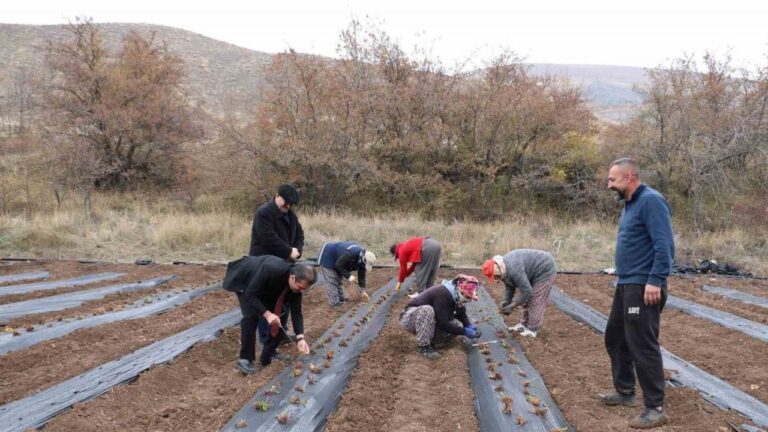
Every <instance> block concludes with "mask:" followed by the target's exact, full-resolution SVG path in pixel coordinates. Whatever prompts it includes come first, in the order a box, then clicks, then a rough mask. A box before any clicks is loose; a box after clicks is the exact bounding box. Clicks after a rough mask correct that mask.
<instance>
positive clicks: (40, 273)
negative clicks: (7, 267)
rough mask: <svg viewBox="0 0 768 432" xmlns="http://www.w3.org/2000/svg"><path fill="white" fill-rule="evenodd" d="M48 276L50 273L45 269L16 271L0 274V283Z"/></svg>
mask: <svg viewBox="0 0 768 432" xmlns="http://www.w3.org/2000/svg"><path fill="white" fill-rule="evenodd" d="M48 276H50V274H49V273H48V272H46V271H35V272H26V273H16V274H10V275H5V276H0V284H5V283H10V282H20V281H25V280H35V279H47V278H48Z"/></svg>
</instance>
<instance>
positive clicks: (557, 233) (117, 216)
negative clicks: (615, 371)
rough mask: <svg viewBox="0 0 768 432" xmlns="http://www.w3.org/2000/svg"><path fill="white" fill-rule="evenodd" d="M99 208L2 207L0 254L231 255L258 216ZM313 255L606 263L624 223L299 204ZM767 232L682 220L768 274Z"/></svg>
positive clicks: (126, 258) (708, 249)
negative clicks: (507, 256) (416, 239)
mask: <svg viewBox="0 0 768 432" xmlns="http://www.w3.org/2000/svg"><path fill="white" fill-rule="evenodd" d="M94 203H95V208H94V217H93V218H92V219H88V218H85V217H84V215H83V211H82V210H81V209H80V208H78V207H77V205H76V204H77V203H74V202H71V203H70V204H69V205H68V206H66V208H64V209H63V210H60V211H55V210H48V211H46V212H37V213H34V214H33V215H31V216H25V215H18V214H17V215H14V216H8V215H6V216H0V255H2V256H35V257H51V258H89V259H100V260H107V261H119V262H131V261H134V260H135V259H137V258H142V257H151V258H153V259H154V260H156V261H158V262H168V261H173V260H182V261H197V262H210V261H228V260H231V259H233V258H236V257H239V256H241V255H243V254H244V253H246V251H247V249H248V244H249V240H250V226H251V216H250V215H240V214H235V213H232V212H230V211H227V210H217V209H215V208H213V209H208V210H206V211H204V212H194V211H190V210H184V209H183V207H182V206H180V205H176V204H173V203H171V202H168V201H160V202H154V203H147V202H146V201H142V200H141V199H139V198H136V197H130V196H117V195H109V196H100V197H97V199H96V200H95V201H94ZM300 218H301V221H302V224H303V225H304V231H305V236H306V241H305V253H304V255H305V257H312V256H316V255H317V253H318V252H319V249H320V246H321V245H322V244H323V242H325V241H328V240H341V239H344V240H356V241H359V242H361V243H362V244H364V245H367V246H368V247H369V248H370V249H372V250H373V251H374V252H376V254H377V255H378V256H379V257H380V258H383V259H381V260H380V262H385V263H387V262H391V261H390V259H389V253H388V247H389V245H390V244H391V243H394V242H396V241H402V240H403V239H406V238H409V237H411V236H415V235H430V236H433V237H435V238H437V239H438V240H440V241H441V243H442V245H443V262H445V263H450V264H455V265H479V264H480V263H481V262H482V260H484V259H486V258H488V257H489V256H491V255H493V254H498V253H504V252H506V251H509V250H511V249H515V248H534V249H542V250H548V251H550V252H552V253H553V254H554V255H555V257H556V259H557V261H558V264H559V266H560V269H561V270H598V269H602V268H605V267H610V266H612V264H613V252H614V242H615V235H616V226H615V225H614V224H613V223H612V222H608V221H599V220H592V221H581V222H565V221H562V220H558V219H557V218H555V217H552V216H549V215H541V216H537V217H535V218H522V217H517V216H510V217H509V218H508V219H507V220H504V221H499V222H496V223H475V222H454V223H446V222H443V221H436V220H423V219H420V218H418V217H417V216H414V215H408V214H384V215H380V216H377V217H362V216H357V215H354V214H350V213H346V212H335V211H323V212H313V213H303V212H302V213H300ZM765 238H766V236H764V235H763V236H755V235H754V234H750V233H747V232H745V231H741V230H738V229H733V230H729V231H724V232H720V233H716V234H711V235H706V236H700V235H696V234H692V233H687V232H686V231H684V230H681V229H678V238H677V247H678V258H679V261H681V262H690V261H691V260H692V259H693V258H715V259H719V260H722V261H725V260H726V259H727V260H728V261H729V262H733V263H736V264H738V265H741V266H743V267H744V268H745V269H748V270H749V271H752V272H753V273H756V274H762V275H766V274H768V260H767V259H766V258H768V245H767V244H766V240H765Z"/></svg>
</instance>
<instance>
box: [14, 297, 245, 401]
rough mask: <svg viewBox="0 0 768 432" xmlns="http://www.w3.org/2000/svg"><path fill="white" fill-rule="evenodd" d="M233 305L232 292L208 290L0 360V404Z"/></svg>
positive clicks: (226, 309)
mask: <svg viewBox="0 0 768 432" xmlns="http://www.w3.org/2000/svg"><path fill="white" fill-rule="evenodd" d="M234 307H237V301H236V299H234V296H233V295H232V294H231V293H228V292H224V291H218V292H212V293H209V294H207V295H205V296H203V297H201V298H198V299H195V300H193V301H192V302H190V303H187V304H185V305H183V306H181V307H179V308H176V309H173V310H170V311H168V312H166V313H165V314H162V315H156V316H152V317H147V318H141V319H136V320H129V321H118V322H114V323H110V324H106V325H103V326H98V327H92V328H87V329H81V330H77V331H75V332H72V333H70V334H68V335H66V336H64V337H62V338H59V339H52V340H48V341H44V342H41V343H39V344H36V345H33V346H31V347H29V348H27V349H24V350H21V351H16V352H12V353H8V354H6V355H4V356H0V370H1V371H2V374H3V379H2V381H0V404H5V403H8V402H11V401H14V400H16V399H20V398H22V397H24V396H28V395H30V394H32V393H34V392H36V391H39V390H42V389H44V388H47V387H50V386H51V385H52V384H56V383H59V382H61V381H64V380H66V379H68V378H71V377H73V376H76V375H79V374H81V373H83V372H85V371H87V370H89V369H92V368H94V367H96V366H99V365H100V364H102V363H106V362H109V361H111V360H114V359H117V358H119V357H121V356H123V355H126V354H128V353H131V352H133V351H135V350H137V349H139V348H142V347H145V346H147V345H150V344H152V343H154V342H157V341H158V340H160V339H163V338H165V337H168V336H171V335H173V334H175V333H179V332H181V331H183V330H185V329H187V328H189V327H192V326H193V325H195V324H198V323H200V322H203V321H205V320H207V319H209V318H212V317H214V316H216V315H218V314H221V313H224V312H226V311H228V310H230V309H232V308H234Z"/></svg>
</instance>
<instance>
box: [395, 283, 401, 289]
mask: <svg viewBox="0 0 768 432" xmlns="http://www.w3.org/2000/svg"><path fill="white" fill-rule="evenodd" d="M395 291H400V282H398V283H397V285H395Z"/></svg>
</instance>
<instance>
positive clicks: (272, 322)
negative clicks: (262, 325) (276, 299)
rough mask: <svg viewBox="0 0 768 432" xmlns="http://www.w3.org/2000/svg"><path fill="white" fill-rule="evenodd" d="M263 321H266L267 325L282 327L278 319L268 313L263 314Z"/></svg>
mask: <svg viewBox="0 0 768 432" xmlns="http://www.w3.org/2000/svg"><path fill="white" fill-rule="evenodd" d="M264 319H265V320H267V322H268V323H269V325H277V326H278V327H282V323H281V322H280V317H279V316H277V315H275V314H273V313H272V312H270V311H266V312H264Z"/></svg>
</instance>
